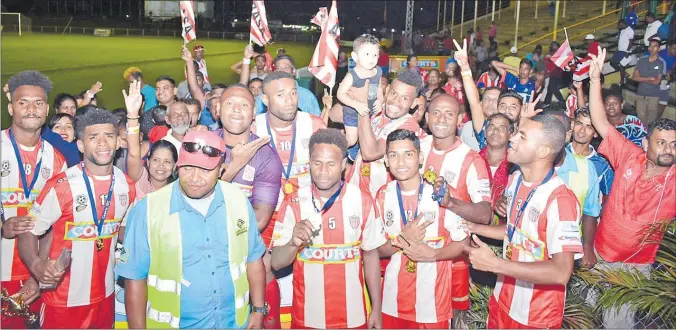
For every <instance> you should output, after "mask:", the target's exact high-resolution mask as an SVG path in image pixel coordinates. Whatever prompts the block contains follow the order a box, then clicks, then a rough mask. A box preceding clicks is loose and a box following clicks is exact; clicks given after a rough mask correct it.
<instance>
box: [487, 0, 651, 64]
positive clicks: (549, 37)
mask: <svg viewBox="0 0 676 330" xmlns="http://www.w3.org/2000/svg"><path fill="white" fill-rule="evenodd" d="M644 2H645V0H644V1H640V2H637V3H635V4H633V5H630V6H639V5H641V4H643V3H644ZM622 10H623V8H618V9H615V10H612V11H609V12H606V13H605V14H601V15H597V16H594V17H592V18H588V19H586V20H583V21H580V22H577V23H575V24H571V25H568V26H564V27H562V28H560V29H558V30H556V31H552V32H549V33H546V34H544V35H542V36H540V37H538V38H535V39H533V40H531V41H529V42H527V43H524V44H521V45H518V46H517V50H522V49H524V48H526V47H527V46H531V45H534V44H537V43H538V42H541V41H543V40H552V38H553V36H554V33H557V34H559V35H560V36H563V33H564V32H565V31H566V30H568V32H573V31H571V30H572V29H575V28H579V27H580V26H582V25H584V24H587V23H590V22H594V23H593V24H594V27H593V28H584V29H578V30H581V31H582V32H579V31H575V34H572V33H571V35H572V37H571V36H570V35H569V36H568V39H569V40H572V39H575V38H580V37H582V36H585V35H587V34H588V33H591V32H594V31H597V30H600V29H603V28H606V27H609V26H612V25H614V24H617V20H616V19H613V20H612V21H611V22H609V23H605V24H603V25H600V26H599V25H597V24H599V22H598V20H599V19H601V20H604V19H607V18H608V17H610V16H611V15H612V16H617V14H618V13H621V12H622ZM642 14H645V11H643V12H640V13H637V15H642ZM509 54H510V52H509V51H507V52H504V53H502V54H500V57H504V56H507V55H509Z"/></svg>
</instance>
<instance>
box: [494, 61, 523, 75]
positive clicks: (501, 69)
mask: <svg viewBox="0 0 676 330" xmlns="http://www.w3.org/2000/svg"><path fill="white" fill-rule="evenodd" d="M491 65H492V66H493V67H494V68H495V71H497V72H498V73H499V74H500V76H502V77H504V76H505V74H506V73H507V70H513V71H517V72H518V71H519V70H518V69H517V68H515V67H513V66H511V65H509V64H505V63H502V62H500V61H492V62H491Z"/></svg>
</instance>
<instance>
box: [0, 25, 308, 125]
mask: <svg viewBox="0 0 676 330" xmlns="http://www.w3.org/2000/svg"><path fill="white" fill-rule="evenodd" d="M0 42H1V44H2V53H1V63H2V85H3V86H4V84H5V83H6V82H7V79H9V77H11V76H12V75H13V74H14V73H17V72H19V71H22V70H29V69H31V70H39V71H42V72H43V73H44V74H46V75H47V76H48V77H49V78H50V79H51V80H52V82H53V83H54V89H53V91H52V93H51V95H50V100H49V103H50V104H52V101H53V98H54V96H55V95H56V94H57V93H62V92H63V93H71V94H76V93H79V92H81V91H83V90H86V89H88V88H89V87H90V86H91V85H92V84H94V83H95V82H96V81H101V82H102V83H103V90H102V91H101V92H100V93H99V94H98V95H97V99H98V101H99V106H103V107H105V108H106V109H109V110H111V109H115V108H118V107H123V106H124V100H123V99H122V89H123V88H125V86H126V85H127V83H126V81H125V80H124V79H123V77H122V73H123V72H124V70H125V69H127V68H128V67H130V66H136V67H139V68H141V70H142V71H143V76H144V80H145V81H146V82H147V83H150V84H151V85H153V86H154V82H155V78H157V77H158V76H160V75H169V76H172V77H173V78H174V79H176V82H177V83H178V82H180V81H182V80H183V79H184V76H183V63H184V62H183V60H181V45H182V39H174V38H162V37H160V38H157V37H94V36H82V35H52V34H29V35H24V36H21V37H19V36H18V35H3V36H2V38H1V39H0ZM197 42H199V43H200V44H202V45H204V47H205V48H206V52H205V59H206V61H207V67H208V69H209V77H210V80H211V82H212V83H225V84H231V83H234V82H236V81H237V80H238V78H239V77H238V76H237V75H236V74H235V73H234V72H233V71H232V70H230V66H232V64H234V63H235V62H237V61H239V60H240V59H241V58H242V53H243V50H244V46H245V45H246V42H240V41H235V40H214V39H211V40H209V39H204V40H198V41H197ZM194 43H196V42H195V41H193V42H192V43H191V44H190V45H189V47H190V48H191V49H192V46H193V44H194ZM279 47H284V48H286V50H287V54H290V55H292V56H293V57H294V58H295V60H296V63H297V65H298V67H304V66H306V65H307V63H309V62H310V59H311V57H312V52H313V50H314V45H310V44H293V43H286V44H285V43H279V44H277V43H275V44H273V45H270V46H268V51H269V52H270V53H271V54H272V55H273V56H274V52H275V51H276V50H277V48H279ZM1 99H2V100H1V101H0V104H1V107H2V112H1V126H2V128H6V127H8V126H9V123H10V120H9V119H10V117H9V116H8V114H7V100H6V98H5V97H2V98H1ZM53 111H54V109H51V107H50V112H51V113H53Z"/></svg>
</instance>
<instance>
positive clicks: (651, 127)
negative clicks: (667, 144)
mask: <svg viewBox="0 0 676 330" xmlns="http://www.w3.org/2000/svg"><path fill="white" fill-rule="evenodd" d="M656 129H658V130H660V131H676V120H672V119H669V118H659V119H657V120H653V121H652V122H650V124H648V136H647V137H646V139H650V136H651V135H652V134H653V133H654V132H655V130H656Z"/></svg>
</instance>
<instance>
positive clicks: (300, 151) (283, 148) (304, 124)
mask: <svg viewBox="0 0 676 330" xmlns="http://www.w3.org/2000/svg"><path fill="white" fill-rule="evenodd" d="M267 115H268V114H267V113H262V114H260V115H258V116H256V119H255V121H254V123H253V124H252V125H251V131H252V132H254V134H256V135H258V137H261V138H262V137H266V136H270V134H269V133H268V126H267V119H266V116H267ZM295 124H296V140H295V141H292V140H293V125H291V126H289V127H287V128H283V129H279V128H274V127H272V126H271V127H270V132H271V133H272V136H271V141H270V142H271V144H272V142H274V145H273V146H272V147H273V149H275V151H277V154H278V155H279V158H280V160H281V161H282V188H281V190H280V191H279V199H278V200H277V210H279V207H280V205H281V204H282V200H283V199H284V196H285V194H284V191H283V190H284V184H285V183H287V181H286V178H285V177H284V172H285V171H286V169H287V166H288V165H289V157H291V147H292V146H293V144H295V150H294V157H293V158H294V159H293V164H292V166H291V176H290V177H289V182H288V183H291V184H292V185H293V188H294V189H293V190H294V191H296V190H298V188H300V187H308V186H310V183H311V181H310V137H311V136H312V134H314V132H316V131H318V130H319V129H322V128H326V125H324V122H323V121H322V119H321V118H319V117H317V116H313V115H311V114H309V113H307V112H301V111H298V113H296V119H295ZM307 128H311V129H307ZM270 226H274V224H272V223H271V224H270Z"/></svg>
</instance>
